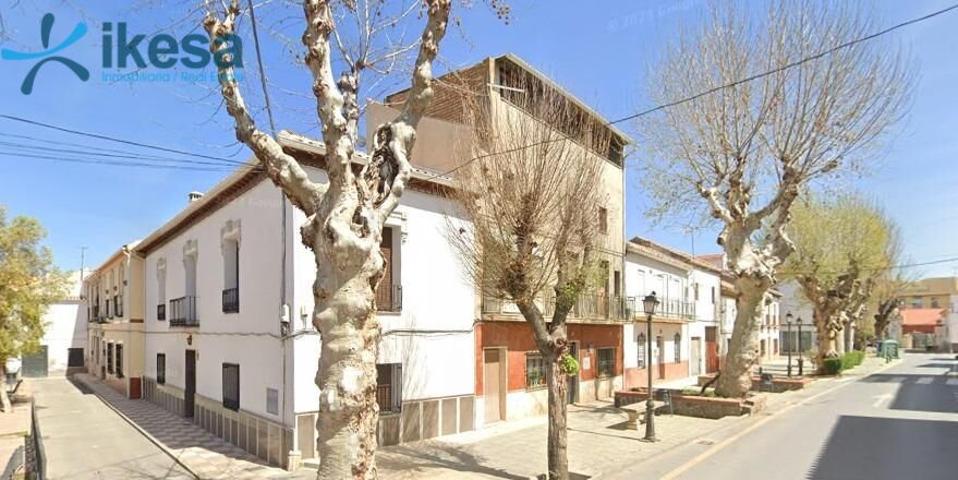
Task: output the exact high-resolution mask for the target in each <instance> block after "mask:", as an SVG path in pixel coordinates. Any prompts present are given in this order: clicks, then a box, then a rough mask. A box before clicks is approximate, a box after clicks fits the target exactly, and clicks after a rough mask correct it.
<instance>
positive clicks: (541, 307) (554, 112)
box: [449, 82, 603, 479]
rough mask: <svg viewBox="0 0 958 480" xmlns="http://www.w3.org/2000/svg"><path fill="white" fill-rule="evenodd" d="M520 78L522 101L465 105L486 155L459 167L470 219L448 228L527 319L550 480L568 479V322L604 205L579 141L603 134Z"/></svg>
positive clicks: (489, 290)
mask: <svg viewBox="0 0 958 480" xmlns="http://www.w3.org/2000/svg"><path fill="white" fill-rule="evenodd" d="M516 86H517V87H518V88H517V89H516V90H518V91H521V92H523V93H520V94H518V95H513V101H514V102H516V103H517V104H519V106H520V108H515V107H513V106H511V105H507V104H506V103H504V102H490V103H486V104H483V105H482V106H475V105H473V106H471V107H469V108H468V109H467V110H468V111H469V112H470V114H471V116H472V118H471V120H472V121H471V124H472V126H473V127H474V132H475V138H476V141H475V142H473V144H474V145H475V148H476V152H475V153H476V154H477V155H479V156H482V160H481V161H477V162H473V163H470V164H468V165H466V166H465V167H464V168H462V169H460V170H459V172H458V174H457V176H458V178H457V183H458V185H459V186H460V188H459V189H458V190H457V193H456V197H457V198H456V199H457V200H458V202H459V203H460V204H461V205H462V209H463V212H464V213H465V219H466V220H467V222H466V223H465V224H463V225H458V224H452V225H451V226H452V228H451V230H450V235H449V236H450V239H451V242H452V243H453V245H454V246H455V247H456V248H457V249H458V250H459V251H460V253H461V254H462V257H463V258H464V261H465V262H466V270H467V271H468V272H469V274H470V276H471V278H472V280H473V281H474V282H475V284H476V285H477V286H478V287H479V289H480V290H481V291H482V294H483V297H484V298H486V299H490V298H491V299H496V300H504V301H511V302H513V303H515V305H516V306H517V307H518V309H519V311H520V312H521V314H522V316H523V318H524V319H525V321H526V322H527V323H528V325H529V326H530V327H531V330H532V335H533V338H534V340H535V344H536V347H537V348H538V350H539V352H540V353H541V355H542V359H543V364H544V366H545V380H546V384H547V387H548V413H549V429H548V430H549V434H548V435H549V442H548V468H549V478H551V479H566V478H568V459H567V453H566V452H567V447H568V444H567V440H566V399H567V389H568V385H567V379H566V377H567V375H570V374H574V373H576V372H577V371H578V364H577V363H576V361H575V359H574V357H572V356H570V355H569V354H568V351H569V343H568V336H567V330H566V320H567V318H568V317H569V315H570V312H572V311H573V308H574V306H575V305H576V302H577V301H578V300H579V298H580V294H582V293H583V292H585V291H586V289H588V288H589V287H590V285H591V284H592V283H593V281H592V273H591V272H595V270H593V267H594V263H595V262H594V260H593V257H594V242H595V240H596V237H597V234H598V228H599V216H598V215H597V212H598V208H599V206H600V205H601V204H602V202H600V200H601V193H600V183H601V177H600V171H601V170H600V168H601V166H602V160H601V159H599V158H598V157H596V156H594V154H591V153H589V152H588V150H587V149H586V148H583V146H582V145H581V144H579V143H578V142H577V140H582V139H586V140H588V141H591V142H593V143H595V142H602V141H603V140H600V139H601V138H603V137H602V135H601V134H600V132H599V131H598V129H596V131H595V132H593V127H599V126H600V125H599V124H598V123H595V122H594V121H590V120H589V117H588V116H586V115H583V112H582V111H581V109H580V108H579V107H577V106H575V105H574V104H573V103H572V102H571V101H570V100H569V99H568V98H567V97H565V96H564V95H562V93H561V92H558V91H556V90H555V89H553V88H551V87H547V86H546V87H543V86H542V85H541V84H538V83H533V82H529V83H526V82H520V83H519V84H518V85H516ZM468 103H469V102H467V104H468ZM593 133H594V134H593ZM597 151H603V150H601V149H599V148H597Z"/></svg>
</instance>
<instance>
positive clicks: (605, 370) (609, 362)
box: [598, 348, 615, 377]
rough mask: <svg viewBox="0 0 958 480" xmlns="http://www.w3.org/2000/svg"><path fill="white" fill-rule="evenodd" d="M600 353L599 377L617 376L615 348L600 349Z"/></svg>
mask: <svg viewBox="0 0 958 480" xmlns="http://www.w3.org/2000/svg"><path fill="white" fill-rule="evenodd" d="M598 353H599V355H598V356H599V361H598V364H599V365H598V367H599V370H598V374H599V377H612V376H615V348H600V349H598Z"/></svg>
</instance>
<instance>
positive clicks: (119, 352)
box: [116, 343, 123, 378]
mask: <svg viewBox="0 0 958 480" xmlns="http://www.w3.org/2000/svg"><path fill="white" fill-rule="evenodd" d="M116 378H123V344H122V343H118V344H116Z"/></svg>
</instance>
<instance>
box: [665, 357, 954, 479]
mask: <svg viewBox="0 0 958 480" xmlns="http://www.w3.org/2000/svg"><path fill="white" fill-rule="evenodd" d="M896 365H898V362H894V363H886V364H885V365H884V366H882V367H880V368H878V369H876V370H875V371H873V372H869V373H868V374H867V375H863V376H861V377H859V378H865V377H868V376H869V375H874V374H876V373H881V372H883V371H885V370H888V369H889V368H891V367H893V366H896ZM896 378H901V379H902V380H904V377H896ZM848 385H854V382H845V383H838V384H837V385H836V386H834V387H832V388H830V389H828V390H825V391H822V392H818V393H816V394H815V395H812V396H811V397H808V398H806V399H805V400H802V401H800V402H796V403H793V404H791V405H788V406H786V407H785V408H783V409H781V410H779V411H778V412H776V413H775V414H774V415H769V416H767V417H764V418H762V419H761V420H759V421H757V422H755V423H753V424H751V425H749V426H748V427H746V428H745V429H744V430H741V431H739V432H738V433H737V434H735V435H732V436H731V437H729V438H726V439H725V440H722V441H721V442H719V443H717V444H715V445H712V446H711V447H709V449H708V450H705V451H704V452H702V453H700V454H698V455H696V456H695V457H694V458H692V459H691V460H689V461H688V462H685V464H684V465H682V466H680V467H678V468H676V469H674V470H672V471H671V472H669V473H667V474H665V475H664V476H663V477H662V478H661V479H660V480H674V479H676V478H679V476H680V475H682V474H683V473H685V472H687V471H689V470H691V469H692V467H694V466H696V465H698V464H700V463H702V462H703V461H704V460H706V459H707V458H709V457H711V456H712V455H715V454H716V453H718V452H719V451H720V450H722V449H723V448H725V447H727V446H729V445H731V444H732V443H735V442H736V441H738V440H739V439H740V438H742V437H744V436H746V435H748V434H749V433H751V432H752V431H753V430H755V429H757V428H759V427H761V426H762V425H765V424H766V423H768V422H770V421H772V420H773V419H775V418H778V417H780V416H781V415H782V414H783V413H785V412H787V411H789V410H791V409H793V408H795V407H796V406H798V405H804V404H807V403H810V402H811V401H812V400H815V399H817V398H818V397H821V396H822V395H825V394H828V393H832V392H835V391H838V390H839V389H841V388H844V387H846V386H848ZM955 397H956V398H958V393H956V394H955Z"/></svg>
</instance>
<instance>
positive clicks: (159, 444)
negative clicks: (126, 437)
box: [71, 375, 203, 480]
mask: <svg viewBox="0 0 958 480" xmlns="http://www.w3.org/2000/svg"><path fill="white" fill-rule="evenodd" d="M71 378H74V379H76V381H78V382H80V383H83V384H84V385H86V387H87V388H89V389H90V390H91V391H92V393H93V394H94V395H96V398H98V399H99V400H100V401H101V402H103V404H104V405H106V406H107V407H108V408H109V409H110V410H113V412H114V413H116V414H117V415H119V417H120V418H122V419H123V420H124V421H125V422H126V423H128V424H130V426H132V427H133V428H134V429H136V431H138V432H140V434H141V435H143V436H144V437H146V439H147V440H149V441H150V443H152V444H154V445H156V446H157V447H159V449H160V450H162V451H163V453H165V454H166V455H167V456H169V457H170V458H172V459H173V461H174V462H176V463H177V464H178V465H179V466H181V467H183V469H184V470H186V471H187V473H189V474H190V475H192V476H193V478H196V479H197V480H202V479H203V477H201V476H200V475H199V474H198V473H196V471H195V470H193V469H192V468H190V467H189V465H187V464H186V462H184V461H182V460H180V458H179V456H177V455H175V454H174V453H173V451H172V450H170V449H169V447H167V446H166V445H164V444H163V442H161V441H160V440H159V439H157V438H156V437H154V436H153V435H151V434H150V432H147V431H146V430H145V429H143V427H141V426H139V425H138V424H137V423H136V422H134V421H133V419H132V418H130V417H128V416H126V414H125V413H123V412H122V411H121V410H120V409H119V408H117V407H115V406H113V404H112V403H110V402H109V401H108V400H107V399H105V398H103V396H102V395H100V394H99V393H97V391H96V390H94V389H93V387H92V386H91V385H90V384H88V383H87V381H86V379H84V378H81V377H80V376H79V375H73V376H72V377H71Z"/></svg>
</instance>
